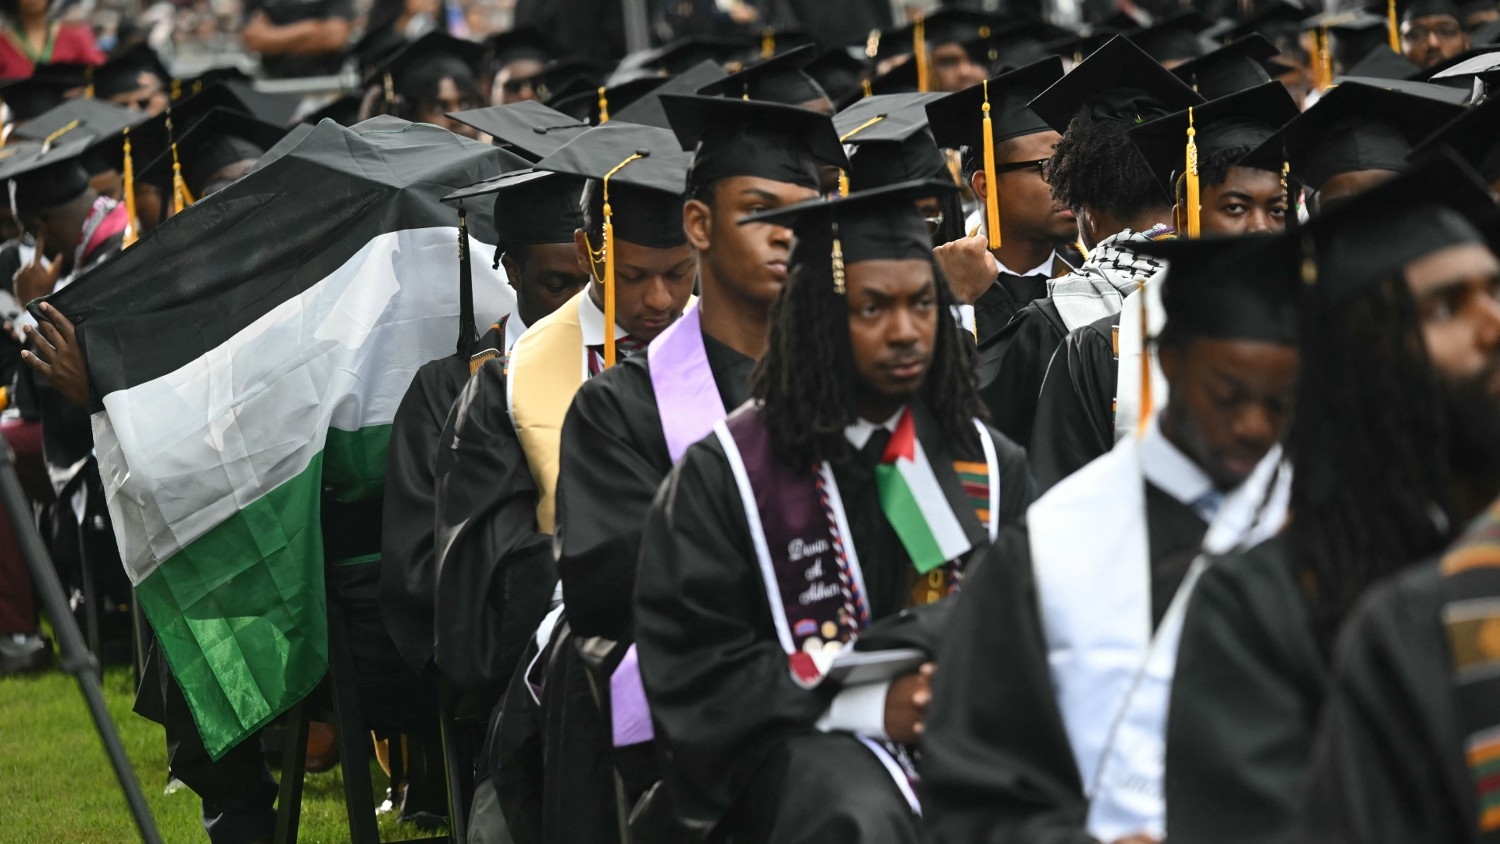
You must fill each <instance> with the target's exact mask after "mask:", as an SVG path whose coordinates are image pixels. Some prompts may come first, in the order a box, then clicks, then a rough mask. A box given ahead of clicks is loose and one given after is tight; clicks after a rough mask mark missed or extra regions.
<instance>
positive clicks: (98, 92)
mask: <svg viewBox="0 0 1500 844" xmlns="http://www.w3.org/2000/svg"><path fill="white" fill-rule="evenodd" d="M143 72H145V73H151V74H154V75H155V76H156V78H157V79H158V80H159V81H160V82H161V85H162V90H163V91H165V90H166V85H167V83H168V82H170V81H171V79H172V74H171V73H169V72H168V71H167V66H166V65H165V64H163V63H162V60H161V56H159V55H157V53H156V51H155V50H153V49H151V47H150V45H148V44H146V43H145V42H139V43H137V44H135V45H134V46H132V47H130V48H128V49H125V50H122V51H120V52H118V53H116V54H115V55H113V56H110V58H109V60H108V61H106V62H105V63H104V65H103V66H102V67H100V68H98V69H96V70H95V71H94V96H95V97H98V98H99V99H101V100H107V99H109V98H110V97H114V96H118V95H120V94H128V93H131V92H133V91H135V90H137V89H139V88H140V87H141V82H140V79H141V74H142V73H143Z"/></svg>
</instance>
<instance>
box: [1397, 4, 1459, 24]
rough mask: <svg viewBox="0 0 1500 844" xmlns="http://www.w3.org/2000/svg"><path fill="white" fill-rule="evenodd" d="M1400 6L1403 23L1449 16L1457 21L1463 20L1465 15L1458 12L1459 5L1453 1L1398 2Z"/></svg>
mask: <svg viewBox="0 0 1500 844" xmlns="http://www.w3.org/2000/svg"><path fill="white" fill-rule="evenodd" d="M1398 5H1399V6H1400V9H1401V20H1402V21H1409V20H1416V19H1418V18H1429V17H1435V16H1438V15H1447V16H1448V17H1451V18H1453V19H1454V20H1456V21H1462V20H1463V15H1462V14H1460V13H1459V11H1458V4H1457V3H1455V2H1453V0H1398Z"/></svg>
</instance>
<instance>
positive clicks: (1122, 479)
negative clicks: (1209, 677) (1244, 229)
mask: <svg viewBox="0 0 1500 844" xmlns="http://www.w3.org/2000/svg"><path fill="white" fill-rule="evenodd" d="M1295 246H1296V245H1295V241H1294V240H1292V239H1290V238H1286V237H1281V236H1272V235H1255V236H1251V235H1247V236H1244V237H1241V238H1233V239H1227V238H1226V239H1218V240H1176V241H1164V242H1160V243H1153V244H1142V245H1141V247H1140V248H1141V249H1142V250H1149V254H1151V255H1153V256H1156V257H1160V258H1165V259H1166V260H1167V261H1168V262H1169V265H1170V267H1169V269H1168V270H1167V272H1166V277H1165V279H1164V287H1163V304H1164V308H1165V310H1166V323H1165V326H1164V327H1163V329H1162V331H1161V333H1160V335H1159V336H1158V337H1157V338H1156V344H1157V346H1158V348H1159V350H1160V355H1161V363H1162V370H1163V372H1164V373H1165V375H1166V377H1167V380H1168V382H1169V383H1170V384H1171V385H1172V391H1171V397H1170V400H1169V401H1168V403H1167V404H1166V406H1165V407H1163V408H1162V409H1161V411H1160V412H1159V413H1157V414H1155V415H1154V416H1153V415H1150V414H1151V407H1150V405H1149V403H1147V404H1146V405H1145V406H1144V407H1143V414H1142V415H1143V417H1144V418H1143V419H1142V420H1141V423H1140V426H1139V429H1138V430H1139V435H1138V436H1133V437H1128V438H1126V439H1123V440H1121V441H1120V442H1119V443H1118V444H1117V445H1116V446H1115V447H1114V448H1113V449H1112V450H1111V451H1110V452H1109V453H1108V454H1106V455H1105V456H1103V457H1100V458H1099V459H1097V460H1095V461H1094V462H1092V463H1090V464H1089V465H1087V466H1085V467H1084V468H1083V469H1081V470H1080V471H1078V472H1076V473H1075V474H1073V475H1071V476H1069V477H1068V478H1067V479H1065V480H1063V481H1062V482H1061V483H1059V484H1058V485H1057V486H1054V487H1053V488H1052V489H1051V490H1049V491H1048V492H1047V493H1046V494H1044V495H1043V496H1042V497H1040V498H1039V499H1037V501H1036V503H1035V504H1033V505H1031V507H1030V509H1028V510H1027V514H1026V522H1027V526H1026V528H1025V529H1017V530H1014V531H1006V532H1005V533H1004V534H1002V535H1001V537H1000V541H999V542H998V543H997V544H996V546H995V548H994V549H992V551H991V553H990V556H989V558H988V560H987V562H985V563H984V564H983V565H981V566H980V567H979V571H978V572H977V573H976V574H975V575H974V576H973V577H972V578H971V579H970V580H969V582H968V584H967V585H966V588H965V590H964V592H963V593H962V594H961V595H960V596H959V601H958V608H957V610H956V611H955V613H954V619H953V626H952V628H951V629H950V631H949V635H948V639H947V640H946V641H945V643H944V647H943V649H942V650H941V651H940V652H939V655H938V662H939V665H940V666H941V670H939V672H938V674H937V680H936V682H935V684H934V690H933V693H934V697H933V706H932V711H931V716H930V718H929V721H928V728H927V734H926V736H925V738H924V742H923V768H922V775H923V787H924V792H923V794H924V798H925V801H926V806H927V809H928V814H927V820H928V829H929V832H930V833H931V837H932V840H934V841H941V842H950V841H951V842H960V841H963V842H969V841H1015V842H1023V841H1025V842H1030V841H1058V842H1062V841H1067V842H1075V841H1076V842H1090V841H1103V842H1119V841H1161V840H1163V838H1164V835H1163V832H1164V826H1165V823H1166V818H1167V817H1170V809H1171V807H1170V806H1169V805H1168V804H1167V803H1166V802H1164V800H1163V792H1162V765H1161V759H1162V752H1163V747H1162V745H1163V742H1164V740H1165V735H1164V733H1165V726H1166V717H1167V708H1166V706H1167V700H1168V695H1169V692H1170V689H1171V687H1172V683H1173V670H1172V669H1173V661H1174V656H1175V651H1176V642H1177V634H1178V632H1179V631H1180V630H1181V622H1182V616H1183V611H1184V609H1185V607H1186V605H1187V600H1188V596H1189V595H1190V594H1191V593H1192V589H1193V582H1194V580H1195V579H1196V578H1197V577H1198V575H1199V574H1200V572H1201V571H1202V570H1203V568H1204V566H1205V565H1206V561H1205V558H1204V557H1203V556H1202V554H1203V553H1204V552H1205V551H1207V550H1208V549H1209V547H1210V545H1213V546H1215V547H1218V548H1220V549H1223V548H1226V547H1234V546H1237V545H1239V544H1241V543H1245V542H1248V541H1251V540H1252V539H1254V538H1255V537H1258V536H1262V535H1264V534H1268V533H1270V532H1274V531H1275V530H1276V529H1278V528H1279V527H1280V525H1281V523H1282V521H1283V520H1284V516H1285V506H1286V495H1285V488H1286V472H1285V471H1284V467H1283V466H1282V460H1281V448H1280V446H1279V445H1278V440H1279V438H1280V437H1281V436H1282V435H1283V433H1284V432H1285V430H1286V427H1287V425H1288V423H1289V422H1290V419H1291V410H1292V395H1293V391H1294V387H1295V382H1296V375H1297V352H1296V349H1295V347H1294V341H1293V331H1294V326H1295V321H1296V319H1295V308H1294V301H1295V295H1296V292H1295V291H1296V284H1297V274H1296V266H1297V265H1296V261H1295V258H1296V255H1295ZM1267 500H1268V502H1269V503H1267V504H1265V505H1264V506H1262V502H1263V501H1267ZM1206 537H1209V538H1212V542H1211V543H1210V542H1209V541H1208V539H1206Z"/></svg>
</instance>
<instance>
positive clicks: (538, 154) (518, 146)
mask: <svg viewBox="0 0 1500 844" xmlns="http://www.w3.org/2000/svg"><path fill="white" fill-rule="evenodd" d="M448 116H449V117H451V118H453V119H454V120H457V121H458V122H459V123H462V124H464V125H465V126H472V127H474V128H475V129H478V130H479V131H481V132H483V133H485V134H486V135H489V136H490V137H492V138H494V139H495V145H496V146H499V147H501V148H503V149H508V150H510V151H511V152H514V153H516V154H517V155H519V156H521V157H522V158H525V159H527V160H528V161H539V160H541V159H542V158H544V157H546V156H548V155H551V154H552V153H554V152H556V151H557V150H558V149H559V148H560V147H562V145H563V144H565V143H567V142H568V141H570V140H572V139H573V138H575V137H577V136H579V135H581V134H583V133H584V132H586V131H588V129H589V124H588V123H587V122H585V121H582V120H577V119H575V118H572V117H569V116H568V115H566V114H563V113H562V112H560V111H557V110H556V109H552V108H548V107H547V106H544V105H542V104H541V103H539V102H536V101H535V100H525V101H523V102H519V103H507V104H505V105H502V106H487V107H485V108H476V109H470V110H469V111H456V112H453V113H452V114H449V115H448Z"/></svg>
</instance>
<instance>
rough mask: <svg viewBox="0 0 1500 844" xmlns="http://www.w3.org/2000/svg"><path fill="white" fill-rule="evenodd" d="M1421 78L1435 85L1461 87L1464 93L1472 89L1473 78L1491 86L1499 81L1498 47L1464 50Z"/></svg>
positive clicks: (1499, 60) (1434, 67)
mask: <svg viewBox="0 0 1500 844" xmlns="http://www.w3.org/2000/svg"><path fill="white" fill-rule="evenodd" d="M1421 78H1423V79H1425V80H1427V81H1429V82H1432V83H1434V84H1437V85H1444V86H1456V87H1461V88H1463V89H1464V90H1466V91H1467V90H1469V89H1471V88H1472V87H1473V80H1474V79H1475V78H1478V79H1480V80H1482V81H1484V82H1486V83H1490V84H1493V83H1494V82H1495V81H1496V80H1497V79H1500V45H1496V44H1485V45H1482V46H1479V47H1475V48H1472V49H1469V50H1465V51H1463V52H1462V53H1459V54H1458V55H1456V56H1454V57H1453V58H1451V59H1444V60H1443V61H1442V62H1439V63H1438V64H1436V65H1434V66H1433V67H1431V68H1428V69H1427V70H1426V71H1425V72H1423V73H1422V77H1421Z"/></svg>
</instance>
